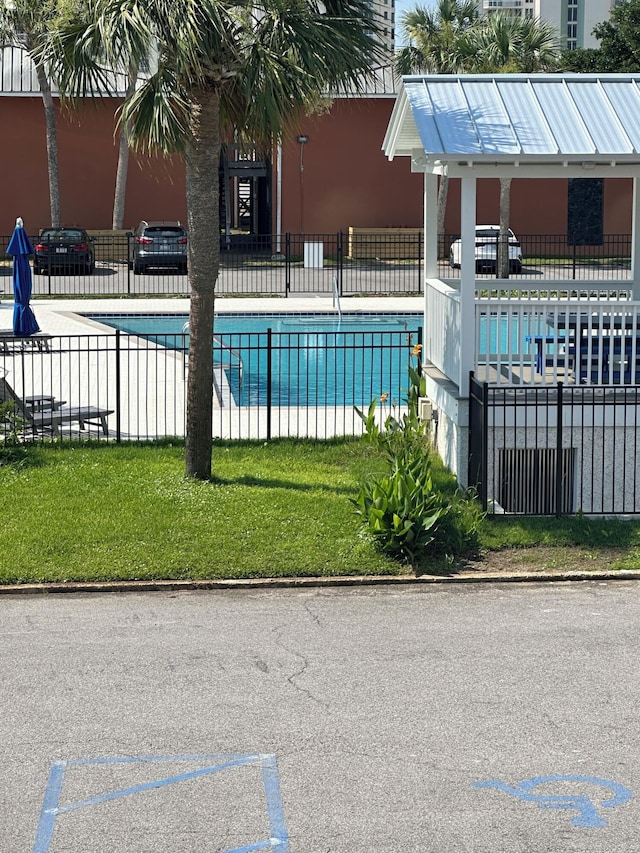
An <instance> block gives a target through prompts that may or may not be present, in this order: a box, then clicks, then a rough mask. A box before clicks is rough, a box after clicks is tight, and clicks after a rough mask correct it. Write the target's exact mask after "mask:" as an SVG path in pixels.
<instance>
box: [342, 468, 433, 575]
mask: <svg viewBox="0 0 640 853" xmlns="http://www.w3.org/2000/svg"><path fill="white" fill-rule="evenodd" d="M351 501H352V503H353V504H354V506H355V507H356V512H357V513H358V514H359V515H361V516H362V518H363V520H364V522H365V525H366V529H367V531H368V532H369V533H370V534H371V536H373V538H374V539H375V540H376V541H377V542H378V544H379V546H380V547H381V549H382V550H383V551H384V552H386V553H387V554H391V555H393V556H394V557H397V558H400V559H402V560H405V561H406V562H408V563H409V564H410V565H411V566H412V568H415V567H416V565H417V562H418V560H419V558H420V556H421V555H422V554H423V552H424V550H425V549H426V548H427V546H428V545H429V544H430V543H431V542H432V541H433V538H434V528H435V526H436V524H437V522H438V520H439V519H440V518H441V516H443V515H444V514H445V513H446V512H447V509H448V505H447V504H446V502H445V501H444V500H443V498H442V496H441V495H440V494H438V493H437V492H436V491H434V489H433V481H432V477H431V464H430V459H429V456H428V455H425V454H422V453H414V454H405V455H404V456H403V457H399V458H396V459H395V461H394V464H393V469H392V471H391V472H390V473H389V474H387V475H383V476H381V477H379V478H377V479H375V480H373V481H371V482H369V483H365V484H364V485H363V486H362V488H361V490H360V493H359V494H358V497H357V498H355V499H354V498H351Z"/></svg>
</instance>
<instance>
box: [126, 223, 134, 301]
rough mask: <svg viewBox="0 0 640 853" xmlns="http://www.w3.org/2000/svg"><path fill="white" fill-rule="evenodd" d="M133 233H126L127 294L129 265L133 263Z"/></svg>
mask: <svg viewBox="0 0 640 853" xmlns="http://www.w3.org/2000/svg"><path fill="white" fill-rule="evenodd" d="M132 242H133V234H131V233H128V234H127V294H128V295H129V296H130V295H131V266H132V264H133V245H132Z"/></svg>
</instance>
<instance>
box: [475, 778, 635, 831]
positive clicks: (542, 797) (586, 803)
mask: <svg viewBox="0 0 640 853" xmlns="http://www.w3.org/2000/svg"><path fill="white" fill-rule="evenodd" d="M554 782H561V783H565V782H575V783H579V784H581V785H584V784H587V785H596V786H598V787H600V788H605V789H607V790H608V791H610V792H611V794H612V795H613V796H611V797H609V798H606V799H599V800H598V802H594V801H593V799H592V798H591V797H588V796H586V795H585V794H582V793H580V794H535V793H533V790H534V788H537V787H538V786H539V785H549V784H552V783H554ZM474 787H475V788H495V789H496V790H497V791H501V792H502V793H503V794H509V795H510V796H512V797H517V799H519V800H523V801H524V802H528V803H535V804H536V805H537V806H538V808H539V809H569V810H572V811H577V812H578V814H577V815H576V816H575V817H574V818H573V819H572V821H571V822H572V823H573V825H574V826H580V827H588V828H597V827H603V826H607V825H608V824H607V821H606V820H605V819H604V818H603V817H602V815H601V814H600V813H599V811H598V808H603V809H612V808H616V807H617V806H622V805H624V804H625V803H628V802H629V800H630V799H631V797H632V796H633V794H632V793H631V791H630V790H629V789H628V788H625V787H624V785H620V784H619V783H618V782H613V781H611V780H610V779H600V778H598V777H596V776H573V775H569V776H534V777H533V778H532V779H524V780H523V781H522V782H517V783H516V784H515V785H508V784H506V783H505V782H501V781H500V780H499V779H487V780H485V781H484V782H475V783H474Z"/></svg>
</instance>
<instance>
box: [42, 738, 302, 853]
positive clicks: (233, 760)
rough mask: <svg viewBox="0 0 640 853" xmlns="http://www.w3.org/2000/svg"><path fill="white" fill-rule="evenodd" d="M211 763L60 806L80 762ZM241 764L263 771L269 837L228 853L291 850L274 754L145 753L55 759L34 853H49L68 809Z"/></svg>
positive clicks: (125, 795)
mask: <svg viewBox="0 0 640 853" xmlns="http://www.w3.org/2000/svg"><path fill="white" fill-rule="evenodd" d="M177 761H179V762H183V763H184V762H189V761H193V762H198V763H200V764H201V763H202V762H209V763H208V764H207V766H205V767H198V768H197V769H195V770H191V771H189V772H187V773H178V774H175V775H172V776H165V777H163V778H161V779H154V780H153V781H152V782H144V783H142V784H139V785H131V786H129V787H126V788H121V789H120V790H117V791H109V792H107V793H104V794H99V795H98V796H95V797H89V798H87V799H85V800H79V801H77V802H74V803H66V804H64V805H60V793H61V791H62V784H63V781H64V774H65V771H66V769H67V768H68V767H77V766H80V765H100V764H136V763H137V764H140V763H155V764H163V763H168V762H177ZM242 765H254V766H258V767H260V768H261V770H262V781H263V785H264V793H265V799H266V805H267V814H268V818H269V833H270V834H269V838H267V839H261V840H259V841H256V842H255V843H253V844H250V845H248V846H245V847H238V848H235V849H233V850H228V851H226V853H251V851H254V850H276V849H277V850H278V853H289V839H288V835H287V830H286V826H285V821H284V809H283V807H282V797H281V792H280V782H279V778H278V769H277V765H276V758H275V755H219V754H216V755H163V756H144V757H140V758H132V757H123V758H96V759H91V758H79V759H69V760H66V761H56V762H54V764H53V765H52V766H51V770H50V772H49V781H48V783H47V788H46V790H45V795H44V800H43V803H42V810H41V812H40V822H39V824H38V831H37V833H36V841H35V844H34V847H33V853H49V850H50V847H51V840H52V838H53V831H54V828H55V822H56V818H58V816H60V815H64V814H68V813H69V812H74V811H77V810H78V809H82V808H86V807H88V806H93V805H98V804H100V803H106V802H110V801H112V800H119V799H122V798H123V797H129V796H132V795H134V794H140V793H143V792H144V791H150V790H155V789H158V788H162V787H164V786H166V785H174V784H177V783H179V782H185V781H188V780H191V779H197V778H198V777H201V776H210V775H212V774H214V773H220V772H222V771H224V770H229V769H231V768H233V767H240V766H242Z"/></svg>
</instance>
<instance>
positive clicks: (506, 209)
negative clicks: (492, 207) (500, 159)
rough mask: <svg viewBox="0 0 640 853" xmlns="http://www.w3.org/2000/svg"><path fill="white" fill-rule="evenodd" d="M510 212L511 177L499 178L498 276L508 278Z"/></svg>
mask: <svg viewBox="0 0 640 853" xmlns="http://www.w3.org/2000/svg"><path fill="white" fill-rule="evenodd" d="M510 214H511V178H500V236H499V238H498V257H497V263H498V273H499V278H509V272H510V270H509V266H510V265H509V217H510Z"/></svg>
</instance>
